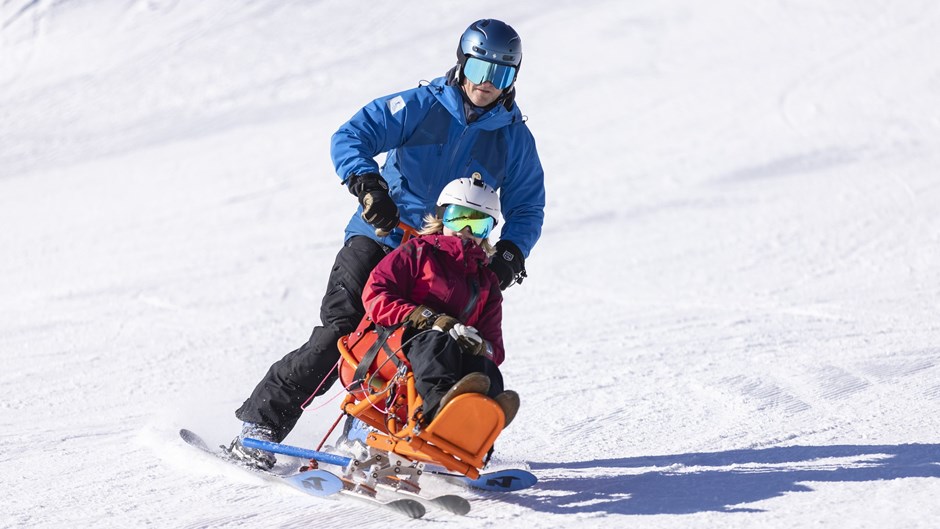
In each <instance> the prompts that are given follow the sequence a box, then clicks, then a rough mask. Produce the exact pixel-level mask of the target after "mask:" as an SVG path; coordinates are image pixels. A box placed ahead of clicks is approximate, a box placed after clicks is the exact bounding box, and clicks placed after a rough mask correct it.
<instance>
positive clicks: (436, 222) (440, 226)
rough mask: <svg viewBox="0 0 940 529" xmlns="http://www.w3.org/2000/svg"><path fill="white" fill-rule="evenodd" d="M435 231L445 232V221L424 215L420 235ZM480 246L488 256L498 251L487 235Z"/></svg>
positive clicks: (431, 233) (432, 233)
mask: <svg viewBox="0 0 940 529" xmlns="http://www.w3.org/2000/svg"><path fill="white" fill-rule="evenodd" d="M435 233H444V221H443V220H441V219H440V217H437V216H436V215H431V214H430V213H428V214H427V215H425V216H424V226H423V227H422V228H421V229H420V230H418V235H434V234H435ZM480 248H483V251H484V252H486V255H487V257H492V256H493V254H494V253H496V248H493V245H492V244H490V240H489V239H487V238H485V237H484V238H483V241H482V242H481V243H480Z"/></svg>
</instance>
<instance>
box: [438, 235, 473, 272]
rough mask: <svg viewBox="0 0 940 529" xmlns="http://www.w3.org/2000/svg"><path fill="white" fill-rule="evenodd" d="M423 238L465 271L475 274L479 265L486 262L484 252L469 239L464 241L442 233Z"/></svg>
mask: <svg viewBox="0 0 940 529" xmlns="http://www.w3.org/2000/svg"><path fill="white" fill-rule="evenodd" d="M424 238H427V239H428V240H429V241H430V242H431V243H432V244H433V245H434V247H435V248H437V249H438V250H440V251H442V252H444V253H445V254H447V255H448V256H450V257H451V258H452V259H453V260H454V261H455V262H456V263H458V264H459V265H461V266H462V268H463V271H464V272H465V273H468V274H475V273H477V271H478V270H479V269H480V267H481V266H485V265H486V263H487V256H486V252H484V251H483V248H481V247H480V246H479V245H476V244H473V242H471V241H464V240H463V239H461V238H460V237H456V236H453V235H444V234H442V233H435V234H433V235H426V236H425V237H424Z"/></svg>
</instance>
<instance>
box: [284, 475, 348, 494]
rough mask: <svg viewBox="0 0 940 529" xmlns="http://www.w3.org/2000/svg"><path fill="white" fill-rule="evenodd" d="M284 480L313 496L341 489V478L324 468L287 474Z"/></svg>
mask: <svg viewBox="0 0 940 529" xmlns="http://www.w3.org/2000/svg"><path fill="white" fill-rule="evenodd" d="M284 480H285V481H287V482H288V483H290V484H291V485H292V486H293V487H294V488H297V489H300V490H302V491H303V492H305V493H307V494H312V495H314V496H329V495H331V494H336V493H337V492H339V491H341V490H343V480H341V479H340V478H339V477H338V476H337V475H336V474H333V473H332V472H328V471H326V470H319V469H317V470H307V471H305V472H301V473H299V474H294V475H293V476H287V477H285V478H284Z"/></svg>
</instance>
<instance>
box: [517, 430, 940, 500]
mask: <svg viewBox="0 0 940 529" xmlns="http://www.w3.org/2000/svg"><path fill="white" fill-rule="evenodd" d="M852 458H854V461H846V459H852ZM827 459H830V460H831V459H840V460H839V461H826V460H827ZM647 467H650V468H654V469H656V470H651V471H648V472H642V471H640V472H639V473H632V474H622V475H616V476H610V475H605V476H601V477H592V476H590V475H589V474H588V470H589V469H600V471H601V472H602V473H605V474H609V473H611V472H613V471H616V469H630V468H635V469H643V468H647ZM531 468H532V470H533V471H536V472H537V471H538V470H546V471H548V470H554V471H557V472H558V473H559V474H562V475H561V476H560V477H545V478H540V481H539V483H538V485H536V488H535V489H533V492H536V491H538V492H542V493H541V494H540V493H538V492H536V494H532V495H526V496H514V497H510V498H505V499H506V500H508V501H517V502H519V503H520V504H525V505H527V506H529V507H531V508H533V509H535V510H539V511H546V512H553V513H618V514H688V513H696V512H706V511H718V512H760V511H761V510H760V509H752V508H747V507H742V505H744V504H748V503H753V502H757V501H761V500H766V499H770V498H775V497H777V496H782V495H783V494H785V493H787V492H806V491H811V490H813V489H812V488H810V487H809V486H807V485H805V484H804V483H807V482H862V481H879V480H889V479H898V478H936V477H940V445H936V444H905V445H882V446H878V445H870V446H866V445H840V446H790V447H781V448H765V449H755V450H731V451H727V452H714V453H698V454H677V455H665V456H646V457H631V458H621V459H597V460H593V461H578V462H569V463H532V464H531ZM582 472H583V474H582ZM545 492H547V493H545ZM507 496H512V495H509V494H507Z"/></svg>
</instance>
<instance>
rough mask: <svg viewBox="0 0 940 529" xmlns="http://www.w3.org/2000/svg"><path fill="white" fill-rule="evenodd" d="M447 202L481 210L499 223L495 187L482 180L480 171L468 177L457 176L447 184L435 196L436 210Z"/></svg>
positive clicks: (497, 199)
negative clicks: (437, 195)
mask: <svg viewBox="0 0 940 529" xmlns="http://www.w3.org/2000/svg"><path fill="white" fill-rule="evenodd" d="M448 204H459V205H461V206H467V207H469V208H472V209H475V210H477V211H482V212H483V213H486V214H487V215H489V216H491V217H493V219H494V220H495V221H496V223H499V195H497V194H496V190H495V189H493V188H492V187H490V186H488V185H486V183H485V182H483V177H482V176H481V175H480V173H473V175H472V176H471V177H470V178H458V179H457V180H454V181H453V182H451V183H449V184H447V185H446V186H445V187H444V190H443V191H441V195H440V196H439V197H437V206H438V210H440V208H442V207H443V206H446V205H448Z"/></svg>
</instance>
